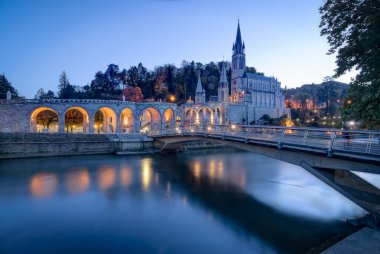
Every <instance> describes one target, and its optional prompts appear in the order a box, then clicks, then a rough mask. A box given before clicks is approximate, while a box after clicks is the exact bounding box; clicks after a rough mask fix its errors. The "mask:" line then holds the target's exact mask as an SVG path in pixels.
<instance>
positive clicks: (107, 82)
mask: <svg viewBox="0 0 380 254" xmlns="http://www.w3.org/2000/svg"><path fill="white" fill-rule="evenodd" d="M222 64H223V62H217V63H215V62H210V63H207V64H202V63H199V62H198V63H195V62H194V61H191V62H187V61H183V62H182V64H181V66H180V67H176V66H175V65H174V64H165V65H161V66H158V67H156V68H154V70H148V69H147V68H146V67H144V65H143V64H142V63H139V64H138V65H137V66H131V67H130V68H129V69H122V70H120V68H119V66H118V65H116V64H109V65H108V67H107V69H106V70H105V71H104V72H102V71H98V72H96V73H95V75H94V79H93V80H92V81H90V82H89V83H88V84H87V85H84V86H80V85H73V84H71V83H70V81H69V77H68V75H67V74H66V72H65V71H63V72H62V74H61V75H60V77H59V81H58V92H57V94H55V93H54V92H53V91H51V90H49V91H47V92H45V91H44V90H43V89H39V90H38V91H37V94H36V96H35V98H36V99H51V98H59V99H74V98H75V99H106V100H120V99H122V97H123V95H124V96H125V99H126V100H128V101H143V100H161V101H172V100H173V98H175V101H176V102H177V103H181V102H185V101H186V100H187V99H189V98H191V99H194V95H195V90H196V85H197V81H198V73H199V74H200V77H201V81H202V86H203V88H204V90H205V91H206V99H208V98H209V97H210V96H213V95H217V94H218V93H217V89H218V84H219V78H220V70H221V67H222ZM224 64H225V66H226V70H227V77H228V81H229V82H230V76H231V75H230V74H231V69H230V63H229V62H227V61H225V62H224ZM247 70H248V71H249V72H255V73H256V69H255V68H254V67H247ZM173 96H174V97H173Z"/></svg>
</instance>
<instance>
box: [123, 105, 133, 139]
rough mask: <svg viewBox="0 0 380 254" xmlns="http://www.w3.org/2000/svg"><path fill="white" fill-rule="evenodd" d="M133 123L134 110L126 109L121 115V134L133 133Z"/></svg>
mask: <svg viewBox="0 0 380 254" xmlns="http://www.w3.org/2000/svg"><path fill="white" fill-rule="evenodd" d="M133 123H134V117H133V112H132V109H130V108H124V109H123V110H122V111H121V113H120V126H121V132H123V133H131V132H133V130H134V128H133Z"/></svg>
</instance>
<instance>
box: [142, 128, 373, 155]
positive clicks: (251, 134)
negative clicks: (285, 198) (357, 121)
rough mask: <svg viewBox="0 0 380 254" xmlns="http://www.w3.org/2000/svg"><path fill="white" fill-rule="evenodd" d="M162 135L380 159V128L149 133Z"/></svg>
mask: <svg viewBox="0 0 380 254" xmlns="http://www.w3.org/2000/svg"><path fill="white" fill-rule="evenodd" d="M147 134H148V135H149V136H152V137H162V136H184V135H190V136H196V135H198V136H199V135H200V136H207V137H213V138H216V139H225V140H235V141H241V142H244V143H253V144H263V145H269V146H276V147H278V148H292V149H299V150H306V151H314V152H320V153H321V152H322V153H325V154H327V155H328V156H332V155H344V156H352V155H357V156H364V157H366V156H368V157H371V158H373V159H375V160H378V161H380V132H374V131H345V130H339V129H319V128H299V127H280V126H255V125H234V124H231V125H186V126H177V127H175V128H172V129H165V130H161V131H156V132H155V133H147Z"/></svg>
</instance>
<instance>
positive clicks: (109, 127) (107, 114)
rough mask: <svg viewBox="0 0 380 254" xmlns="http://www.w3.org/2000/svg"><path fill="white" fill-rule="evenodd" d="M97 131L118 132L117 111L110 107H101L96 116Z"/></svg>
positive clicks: (95, 130) (95, 128)
mask: <svg viewBox="0 0 380 254" xmlns="http://www.w3.org/2000/svg"><path fill="white" fill-rule="evenodd" d="M94 132H95V133H116V113H115V111H114V110H113V109H111V108H109V107H101V108H99V109H98V110H97V111H96V113H95V116H94Z"/></svg>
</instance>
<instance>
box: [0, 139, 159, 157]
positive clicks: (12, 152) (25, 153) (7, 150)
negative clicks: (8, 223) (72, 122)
mask: <svg viewBox="0 0 380 254" xmlns="http://www.w3.org/2000/svg"><path fill="white" fill-rule="evenodd" d="M153 147H154V144H153V139H151V138H148V137H147V136H146V135H142V134H120V135H117V134H63V133H56V134H49V133H0V159H15V158H28V157H48V156H64V155H90V154H109V153H116V152H121V151H124V152H142V151H145V150H147V149H152V148H153Z"/></svg>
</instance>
